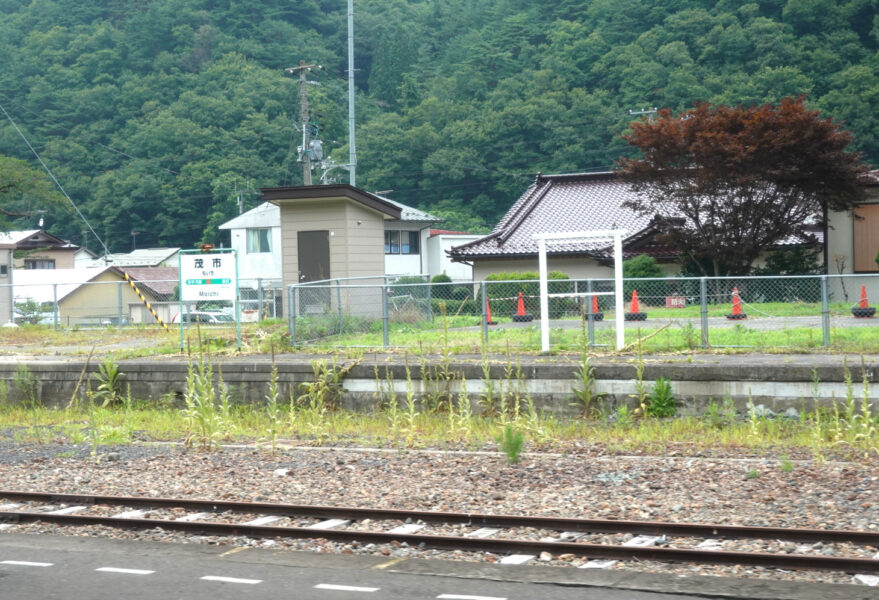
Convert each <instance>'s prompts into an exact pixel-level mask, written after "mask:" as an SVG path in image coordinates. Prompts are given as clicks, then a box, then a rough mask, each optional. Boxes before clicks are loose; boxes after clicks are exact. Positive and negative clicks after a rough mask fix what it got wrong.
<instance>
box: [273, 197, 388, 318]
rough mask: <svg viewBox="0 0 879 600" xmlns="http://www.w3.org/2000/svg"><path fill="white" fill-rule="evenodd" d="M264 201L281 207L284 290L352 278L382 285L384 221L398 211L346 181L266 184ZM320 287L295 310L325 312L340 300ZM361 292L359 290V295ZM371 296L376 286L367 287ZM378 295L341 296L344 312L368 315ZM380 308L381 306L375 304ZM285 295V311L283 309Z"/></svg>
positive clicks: (304, 298) (298, 312) (300, 311)
mask: <svg viewBox="0 0 879 600" xmlns="http://www.w3.org/2000/svg"><path fill="white" fill-rule="evenodd" d="M262 195H263V199H264V200H266V201H268V202H271V203H273V204H276V205H278V207H280V209H281V276H282V280H283V285H284V287H285V288H286V287H287V286H288V285H291V284H293V283H308V282H314V281H326V280H330V279H343V278H346V279H347V278H353V277H363V278H369V279H367V280H364V283H366V284H376V283H382V282H383V280H384V273H385V252H384V246H385V221H388V220H395V219H399V218H400V213H401V209H400V207H399V206H396V205H394V204H391V203H390V202H387V201H385V200H383V199H382V198H379V197H378V196H376V195H374V194H370V193H369V192H365V191H363V190H360V189H358V188H355V187H352V186H350V185H346V184H337V185H312V186H297V187H279V188H265V189H263V190H262ZM328 291H329V288H327V287H326V286H323V287H322V288H321V289H320V290H314V293H313V294H312V295H311V296H308V295H306V296H305V297H303V298H302V299H301V300H300V306H299V307H297V314H301V313H308V312H315V313H317V312H324V311H326V310H327V309H328V308H329V307H331V306H336V305H337V303H338V301H339V298H338V296H337V295H334V294H330V293H328ZM365 292H366V290H364V293H365ZM369 293H370V295H374V294H375V289H371V290H369ZM379 300H380V299H377V298H365V297H361V298H354V297H345V298H342V303H343V305H344V308H345V310H346V311H347V312H349V314H365V313H372V312H374V310H375V307H376V303H377V302H378V301H379ZM378 306H379V307H380V304H379V305H378ZM287 310H288V309H287V298H286V295H285V298H284V311H285V314H288V313H287Z"/></svg>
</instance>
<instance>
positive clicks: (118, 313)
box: [116, 281, 122, 329]
mask: <svg viewBox="0 0 879 600" xmlns="http://www.w3.org/2000/svg"><path fill="white" fill-rule="evenodd" d="M116 308H117V309H118V310H117V311H116V319H117V321H116V324H117V325H118V326H119V329H122V282H121V281H120V282H119V283H117V284H116Z"/></svg>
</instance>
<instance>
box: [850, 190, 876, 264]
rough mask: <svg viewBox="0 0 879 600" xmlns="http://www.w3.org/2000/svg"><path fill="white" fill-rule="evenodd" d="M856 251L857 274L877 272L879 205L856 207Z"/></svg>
mask: <svg viewBox="0 0 879 600" xmlns="http://www.w3.org/2000/svg"><path fill="white" fill-rule="evenodd" d="M853 233H854V236H853V237H854V240H853V241H854V249H855V264H854V265H853V266H854V270H855V272H856V273H863V272H867V271H874V272H875V271H877V270H879V266H877V265H876V254H877V252H879V204H862V205H861V206H856V207H855V218H854V232H853Z"/></svg>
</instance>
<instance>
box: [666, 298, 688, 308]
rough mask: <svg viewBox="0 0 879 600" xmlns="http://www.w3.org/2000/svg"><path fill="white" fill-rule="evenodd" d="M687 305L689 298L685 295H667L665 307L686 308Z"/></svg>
mask: <svg viewBox="0 0 879 600" xmlns="http://www.w3.org/2000/svg"><path fill="white" fill-rule="evenodd" d="M686 306H687V299H686V298H684V297H683V296H666V297H665V307H666V308H684V307H686Z"/></svg>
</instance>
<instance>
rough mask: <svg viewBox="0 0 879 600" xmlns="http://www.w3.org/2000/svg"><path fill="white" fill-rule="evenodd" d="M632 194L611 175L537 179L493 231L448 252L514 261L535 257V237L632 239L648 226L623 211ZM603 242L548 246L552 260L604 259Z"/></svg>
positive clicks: (639, 217)
mask: <svg viewBox="0 0 879 600" xmlns="http://www.w3.org/2000/svg"><path fill="white" fill-rule="evenodd" d="M634 196H635V193H634V192H632V191H631V190H630V189H629V185H628V184H627V183H624V182H622V181H620V180H618V179H617V178H616V176H615V175H614V174H613V173H585V174H584V173H581V174H573V175H538V176H537V179H536V180H535V181H534V183H533V184H532V185H531V186H530V187H529V188H528V189H527V190H526V191H525V193H524V194H522V196H521V197H520V198H519V199H518V200H517V201H516V203H515V204H514V205H513V206H512V208H510V210H509V211H508V212H507V214H506V215H504V217H503V218H502V219H501V220H500V222H499V223H498V224H497V226H496V227H495V228H494V230H493V231H492V232H491V233H490V234H489V235H487V236H486V237H484V238H481V239H479V240H476V241H474V242H471V243H469V244H463V245H461V246H456V247H454V248H452V250H451V251H450V254H451V256H452V258H459V259H463V260H467V259H469V258H490V257H497V258H500V257H515V256H525V255H533V254H537V242H536V241H535V240H534V235H535V234H537V233H547V232H559V231H586V230H595V229H625V230H626V239H631V238H633V237H635V236H637V235H638V234H639V233H641V232H643V231H644V230H645V229H647V228H648V227H649V226H650V223H651V217H648V216H642V215H639V214H638V213H636V212H635V211H633V210H631V209H629V208H625V207H623V203H624V202H625V201H626V200H628V199H629V198H633V197H634ZM606 247H607V241H606V240H601V241H596V242H591V243H590V242H586V241H577V240H572V241H570V242H567V241H565V242H558V243H552V244H551V246H550V247H549V252H550V253H551V254H573V255H577V254H583V255H596V254H604V252H603V251H602V250H603V249H605V248H606Z"/></svg>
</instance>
